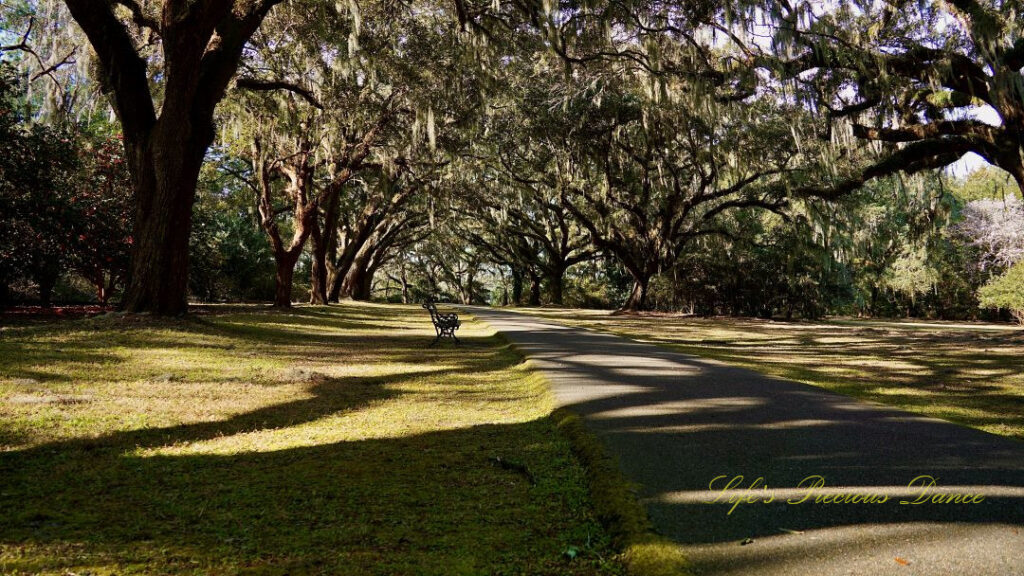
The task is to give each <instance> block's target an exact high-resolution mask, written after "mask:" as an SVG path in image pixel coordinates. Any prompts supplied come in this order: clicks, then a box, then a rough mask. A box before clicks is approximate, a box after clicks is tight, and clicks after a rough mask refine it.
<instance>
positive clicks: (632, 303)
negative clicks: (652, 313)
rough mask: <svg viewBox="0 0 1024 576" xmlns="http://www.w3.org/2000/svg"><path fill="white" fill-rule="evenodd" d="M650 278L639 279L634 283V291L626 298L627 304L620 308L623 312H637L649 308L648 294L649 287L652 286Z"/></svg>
mask: <svg viewBox="0 0 1024 576" xmlns="http://www.w3.org/2000/svg"><path fill="white" fill-rule="evenodd" d="M650 282H651V279H650V277H649V276H648V277H638V278H635V279H634V281H633V290H632V291H631V292H630V293H629V298H626V302H625V303H624V304H623V305H622V308H620V310H621V311H623V312H636V311H638V310H644V309H646V307H647V292H648V290H647V289H648V286H649V285H650Z"/></svg>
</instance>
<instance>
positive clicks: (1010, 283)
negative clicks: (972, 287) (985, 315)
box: [978, 262, 1024, 324]
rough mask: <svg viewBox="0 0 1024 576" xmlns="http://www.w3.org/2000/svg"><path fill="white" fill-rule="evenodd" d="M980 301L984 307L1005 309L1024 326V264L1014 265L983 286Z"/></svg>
mask: <svg viewBox="0 0 1024 576" xmlns="http://www.w3.org/2000/svg"><path fill="white" fill-rule="evenodd" d="M978 301H979V303H980V304H981V305H982V306H986V307H991V308H1005V309H1007V310H1009V311H1010V313H1011V314H1013V316H1014V318H1016V319H1017V321H1018V322H1020V323H1021V324H1024V262H1018V263H1016V264H1014V265H1013V266H1011V267H1010V268H1009V269H1008V270H1007V271H1006V272H1004V273H1003V274H1002V275H1000V276H997V277H995V278H993V279H992V280H990V281H989V282H988V283H987V284H985V285H984V286H982V287H981V289H980V290H978Z"/></svg>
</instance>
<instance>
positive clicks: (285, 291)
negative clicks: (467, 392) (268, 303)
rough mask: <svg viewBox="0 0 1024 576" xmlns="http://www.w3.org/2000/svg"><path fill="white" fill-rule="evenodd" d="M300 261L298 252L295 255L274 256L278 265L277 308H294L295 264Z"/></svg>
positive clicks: (276, 278) (275, 303)
mask: <svg viewBox="0 0 1024 576" xmlns="http://www.w3.org/2000/svg"><path fill="white" fill-rule="evenodd" d="M298 261H299V258H298V252H296V253H295V254H294V255H292V254H288V253H284V254H275V255H274V262H275V264H277V275H276V277H275V280H276V288H275V291H274V307H275V308H291V306H292V281H293V279H294V277H295V264H296V262H298Z"/></svg>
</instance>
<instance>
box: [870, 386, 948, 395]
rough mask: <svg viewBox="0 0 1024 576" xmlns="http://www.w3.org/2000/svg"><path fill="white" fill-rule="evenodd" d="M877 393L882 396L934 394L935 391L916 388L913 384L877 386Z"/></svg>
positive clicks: (875, 391) (875, 390)
mask: <svg viewBox="0 0 1024 576" xmlns="http://www.w3.org/2000/svg"><path fill="white" fill-rule="evenodd" d="M872 392H873V393H875V394H879V395H881V396H920V397H924V396H934V395H935V392H933V391H931V390H928V389H926V388H916V387H913V386H901V387H898V388H889V387H886V388H881V387H879V388H875V389H874V390H873V391H872Z"/></svg>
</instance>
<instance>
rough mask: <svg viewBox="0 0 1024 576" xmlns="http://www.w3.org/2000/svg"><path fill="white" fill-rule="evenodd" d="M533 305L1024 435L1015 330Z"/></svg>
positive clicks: (1021, 353) (1023, 338)
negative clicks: (625, 312)
mask: <svg viewBox="0 0 1024 576" xmlns="http://www.w3.org/2000/svg"><path fill="white" fill-rule="evenodd" d="M524 311H526V312H529V313H532V314H537V315H540V316H544V317H547V318H550V319H553V320H557V321H559V322H563V323H565V324H571V325H576V326H582V327H587V328H591V329H595V330H601V331H606V332H613V333H616V334H620V335H623V336H626V337H629V338H634V339H637V340H643V341H648V342H654V343H657V344H661V345H665V346H669V347H671V348H674V349H676V350H679V351H681V352H685V353H688V354H694V355H698V356H703V357H706V358H712V359H715V360H719V361H722V362H725V363H728V364H733V365H737V366H743V367H746V368H750V369H753V370H757V371H759V372H762V373H765V374H768V375H771V376H776V377H779V378H785V379H788V380H795V381H797V382H803V383H806V384H811V385H813V386H819V387H822V388H827V389H829V390H834V391H836V392H840V393H843V394H848V395H851V396H855V397H858V398H863V399H867V400H872V401H876V402H880V403H883V404H888V405H891V406H896V407H899V408H903V409H906V410H909V411H912V412H917V413H921V414H926V415H928V416H934V417H937V418H943V419H946V420H949V421H952V422H956V423H958V424H962V425H965V426H971V427H974V428H979V429H981V430H985V431H987V432H991V433H993V434H1000V435H1003V436H1008V437H1011V438H1016V439H1018V440H1024V330H1022V329H1020V328H1018V327H1015V326H1009V325H997V324H980V323H970V322H965V323H951V322H917V321H892V322H886V321H870V320H836V321H830V322H773V321H765V320H752V319H740V318H694V317H687V316H680V315H671V314H640V315H613V314H611V313H610V312H607V311H595V310H558V309H527V310H524Z"/></svg>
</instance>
